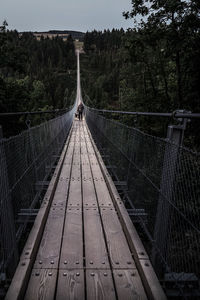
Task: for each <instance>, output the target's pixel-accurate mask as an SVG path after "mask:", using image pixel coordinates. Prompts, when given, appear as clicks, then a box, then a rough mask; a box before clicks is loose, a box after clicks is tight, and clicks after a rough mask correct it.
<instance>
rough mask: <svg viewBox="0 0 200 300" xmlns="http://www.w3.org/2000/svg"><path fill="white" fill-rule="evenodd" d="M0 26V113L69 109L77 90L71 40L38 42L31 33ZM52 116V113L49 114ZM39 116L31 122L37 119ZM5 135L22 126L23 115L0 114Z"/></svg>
mask: <svg viewBox="0 0 200 300" xmlns="http://www.w3.org/2000/svg"><path fill="white" fill-rule="evenodd" d="M6 27H7V22H6V21H5V22H4V24H3V25H2V26H1V27H0V112H4V113H6V112H20V111H40V110H41V111H42V110H43V111H44V110H54V109H61V108H68V107H69V106H70V105H72V104H73V102H74V99H75V93H76V55H75V49H74V41H73V39H72V37H71V35H69V37H68V40H67V42H64V41H63V40H62V39H60V38H54V39H52V40H51V39H49V38H46V39H41V41H37V40H36V38H35V37H34V35H33V33H31V32H24V33H23V34H19V33H18V32H17V31H8V30H6ZM48 117H51V116H48ZM37 119H38V117H35V118H34V120H32V124H33V125H34V124H36V123H38V122H39V120H37ZM0 124H1V125H2V126H3V131H4V136H9V135H14V134H17V133H19V132H20V131H21V130H23V129H25V127H24V126H25V120H24V118H23V117H21V118H20V119H19V118H16V117H13V116H12V117H7V118H5V117H1V119H0Z"/></svg>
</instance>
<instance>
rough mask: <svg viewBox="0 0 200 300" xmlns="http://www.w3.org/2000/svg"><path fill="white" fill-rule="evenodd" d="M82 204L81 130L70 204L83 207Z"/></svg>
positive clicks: (75, 157) (73, 168) (76, 142)
mask: <svg viewBox="0 0 200 300" xmlns="http://www.w3.org/2000/svg"><path fill="white" fill-rule="evenodd" d="M81 205H82V194H81V166H80V143H79V132H78V131H77V135H76V141H75V150H74V156H73V165H72V172H71V179H70V188H69V197H68V206H80V207H81Z"/></svg>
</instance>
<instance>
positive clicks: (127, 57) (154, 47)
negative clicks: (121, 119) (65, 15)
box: [82, 0, 200, 143]
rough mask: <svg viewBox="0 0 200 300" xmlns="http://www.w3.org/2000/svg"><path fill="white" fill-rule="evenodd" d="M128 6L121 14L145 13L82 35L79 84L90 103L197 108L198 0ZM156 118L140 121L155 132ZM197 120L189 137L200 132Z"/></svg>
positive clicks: (155, 108) (199, 61) (153, 108)
mask: <svg viewBox="0 0 200 300" xmlns="http://www.w3.org/2000/svg"><path fill="white" fill-rule="evenodd" d="M132 6H133V10H132V11H131V12H127V13H124V16H125V17H126V18H133V21H135V22H137V19H136V16H138V15H139V14H140V15H141V16H143V17H145V18H144V19H143V20H142V21H141V22H140V23H139V24H137V26H135V28H134V29H130V30H128V31H127V32H124V31H123V30H113V31H111V32H110V31H104V32H97V31H93V32H91V33H89V32H88V33H86V35H85V39H84V49H85V52H86V56H85V57H82V71H83V76H82V81H83V82H82V85H83V89H84V91H85V94H86V96H85V99H86V101H87V103H88V105H90V106H95V107H97V108H109V109H117V110H118V109H120V110H129V111H155V112H172V111H174V110H177V109H185V110H189V111H192V112H200V4H199V1H195V0H194V1H180V0H174V1H156V0H154V1H151V3H146V2H144V1H134V0H133V1H132ZM89 99H91V100H89ZM131 122H133V120H132V121H131ZM159 122H160V120H158V121H156V120H152V119H149V120H147V121H145V120H143V122H142V123H143V125H144V126H146V128H147V127H149V128H148V130H149V132H151V133H154V131H155V132H156V131H160V129H158V123H159ZM168 122H169V121H168ZM127 123H129V121H128V120H127ZM192 123H193V124H195V122H192ZM148 124H150V125H151V126H149V125H148ZM198 124H199V123H198ZM198 124H195V125H190V126H193V128H192V130H191V131H190V133H191V132H193V133H194V134H193V133H191V134H190V138H191V139H193V140H194V139H197V136H198V129H197V128H198V127H199V126H198ZM165 125H166V124H164V125H163V126H164V127H165ZM164 129H165V132H166V128H163V130H161V132H159V134H163V132H164ZM191 135H193V136H191ZM195 143H197V141H196V142H195Z"/></svg>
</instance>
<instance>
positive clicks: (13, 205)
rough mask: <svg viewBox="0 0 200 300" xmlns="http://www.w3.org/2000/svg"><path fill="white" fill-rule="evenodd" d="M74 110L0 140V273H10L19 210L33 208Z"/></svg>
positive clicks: (17, 237) (19, 234)
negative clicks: (38, 184)
mask: <svg viewBox="0 0 200 300" xmlns="http://www.w3.org/2000/svg"><path fill="white" fill-rule="evenodd" d="M73 114H74V109H72V110H71V111H69V112H67V113H66V114H64V115H62V116H59V117H57V118H55V119H51V120H49V121H46V122H44V123H42V124H41V125H39V126H36V127H32V128H31V127H30V128H29V129H28V130H26V131H24V132H22V133H21V134H19V135H17V136H14V137H10V138H8V139H1V140H0V195H1V199H0V273H6V274H7V276H12V274H13V272H14V270H15V266H16V263H17V260H18V244H19V242H20V239H21V237H22V234H23V231H22V228H23V227H22V223H20V222H19V213H20V210H22V209H30V208H32V209H33V208H35V207H36V205H37V207H38V205H39V204H40V200H42V198H41V195H42V189H43V188H42V186H39V188H38V186H37V183H38V182H43V181H44V180H46V181H47V180H48V176H50V170H51V167H52V166H53V165H54V164H55V163H56V160H57V159H58V155H59V153H60V151H61V150H62V147H63V145H64V142H65V140H66V138H67V136H68V133H69V130H70V127H71V124H72V118H73Z"/></svg>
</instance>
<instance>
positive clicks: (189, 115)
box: [88, 107, 200, 119]
mask: <svg viewBox="0 0 200 300" xmlns="http://www.w3.org/2000/svg"><path fill="white" fill-rule="evenodd" d="M88 108H89V109H91V110H93V111H98V112H102V113H113V114H114V113H115V114H125V115H134V116H150V117H167V118H190V119H198V118H200V113H191V112H188V111H184V110H176V111H174V112H172V113H159V112H158V113H157V112H138V111H136V112H131V111H120V110H107V109H96V108H90V107H88Z"/></svg>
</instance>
